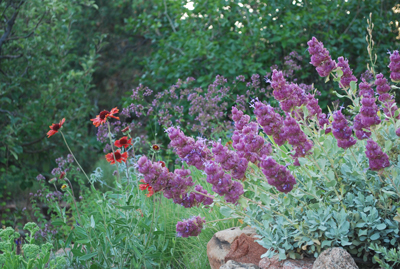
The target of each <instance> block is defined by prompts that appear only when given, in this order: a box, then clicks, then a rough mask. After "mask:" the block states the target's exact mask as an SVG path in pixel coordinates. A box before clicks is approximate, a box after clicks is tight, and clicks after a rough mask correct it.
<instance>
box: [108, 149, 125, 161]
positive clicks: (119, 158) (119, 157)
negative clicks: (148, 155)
mask: <svg viewBox="0 0 400 269" xmlns="http://www.w3.org/2000/svg"><path fill="white" fill-rule="evenodd" d="M114 157H115V159H114ZM106 159H107V162H109V163H110V164H114V163H115V161H117V162H119V163H121V162H126V160H127V159H128V152H124V153H122V154H121V150H120V149H119V150H117V151H116V152H115V154H113V153H112V152H111V153H108V154H107V155H106Z"/></svg>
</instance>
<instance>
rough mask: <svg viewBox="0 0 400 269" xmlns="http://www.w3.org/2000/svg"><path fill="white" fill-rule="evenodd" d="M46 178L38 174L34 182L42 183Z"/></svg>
mask: <svg viewBox="0 0 400 269" xmlns="http://www.w3.org/2000/svg"><path fill="white" fill-rule="evenodd" d="M45 179H46V178H45V177H44V176H43V175H42V174H39V175H38V176H37V177H36V180H37V181H42V180H45Z"/></svg>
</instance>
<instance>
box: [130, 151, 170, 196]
mask: <svg viewBox="0 0 400 269" xmlns="http://www.w3.org/2000/svg"><path fill="white" fill-rule="evenodd" d="M138 168H139V169H138V171H139V173H141V174H143V176H144V182H145V183H147V184H150V186H152V187H153V189H154V191H155V192H158V191H161V190H163V189H165V188H167V187H168V186H169V182H170V181H171V180H172V179H173V177H174V174H173V173H171V172H169V171H168V168H166V167H163V166H162V164H161V163H152V162H151V161H150V160H148V159H147V157H146V156H142V157H140V158H139V160H138Z"/></svg>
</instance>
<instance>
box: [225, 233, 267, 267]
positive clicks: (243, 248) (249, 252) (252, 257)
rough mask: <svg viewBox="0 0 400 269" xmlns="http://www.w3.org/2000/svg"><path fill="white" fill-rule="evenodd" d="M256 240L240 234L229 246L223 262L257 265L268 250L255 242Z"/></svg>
mask: <svg viewBox="0 0 400 269" xmlns="http://www.w3.org/2000/svg"><path fill="white" fill-rule="evenodd" d="M255 240H257V238H254V237H250V236H248V235H246V234H241V235H240V236H239V237H238V239H236V240H235V241H234V242H233V243H232V246H231V249H230V251H229V253H228V254H227V255H226V256H225V262H227V261H229V260H234V261H237V262H241V263H252V264H258V263H259V262H260V260H261V255H263V254H264V253H265V252H267V251H268V250H267V249H266V248H264V247H262V246H260V244H258V243H257V242H254V241H255Z"/></svg>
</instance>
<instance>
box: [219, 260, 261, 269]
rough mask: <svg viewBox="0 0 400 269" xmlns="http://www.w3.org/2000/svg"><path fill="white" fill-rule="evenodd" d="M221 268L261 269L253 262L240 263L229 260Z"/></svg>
mask: <svg viewBox="0 0 400 269" xmlns="http://www.w3.org/2000/svg"><path fill="white" fill-rule="evenodd" d="M219 269H260V267H258V266H257V265H255V264H252V263H240V262H235V261H232V260H229V261H228V262H227V263H225V264H223V265H222V266H221V267H220V268H219Z"/></svg>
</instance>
